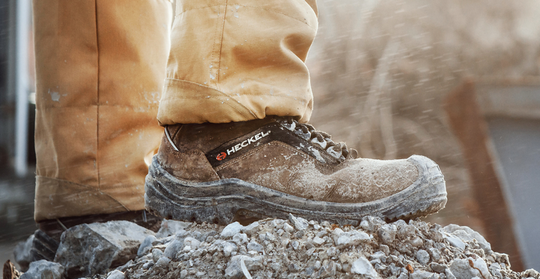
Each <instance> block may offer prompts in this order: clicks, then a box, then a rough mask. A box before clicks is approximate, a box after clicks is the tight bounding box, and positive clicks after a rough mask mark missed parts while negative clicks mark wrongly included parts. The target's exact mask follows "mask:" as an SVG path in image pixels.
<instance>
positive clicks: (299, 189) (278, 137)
mask: <svg viewBox="0 0 540 279" xmlns="http://www.w3.org/2000/svg"><path fill="white" fill-rule="evenodd" d="M355 157H356V151H354V150H350V149H348V148H347V147H346V146H345V144H343V143H335V142H333V141H332V140H331V138H330V136H329V135H328V134H326V133H324V132H320V131H316V130H315V129H314V128H313V126H311V125H308V124H300V123H299V122H297V121H296V120H294V119H292V118H280V117H269V118H266V119H263V120H253V121H246V122H235V123H228V124H187V125H172V126H167V127H166V128H165V135H164V137H163V140H162V143H161V146H160V148H159V152H158V154H157V155H156V156H155V157H154V159H153V162H152V165H151V166H150V170H149V174H148V175H147V177H146V185H145V191H146V192H145V202H146V208H147V209H148V210H149V211H150V212H153V213H154V214H157V215H160V216H162V217H164V218H172V219H177V220H187V221H196V222H214V223H219V224H227V223H230V222H232V221H234V220H240V221H242V220H246V219H250V218H265V217H276V218H286V217H287V215H288V213H292V214H294V215H297V216H302V217H304V218H308V219H313V220H319V221H321V220H328V221H331V222H338V223H340V224H352V225H357V224H358V223H359V220H360V219H361V218H362V217H363V216H366V215H372V216H379V217H381V218H385V219H387V220H394V219H398V218H411V217H417V216H425V215H428V214H431V213H435V212H437V211H439V210H440V209H442V208H443V207H444V206H445V204H446V187H445V182H444V178H443V175H442V173H441V171H440V169H439V167H438V165H437V164H435V163H434V162H433V161H431V160H430V159H428V158H426V157H423V156H418V155H414V156H411V157H409V158H408V159H403V160H386V161H383V160H373V159H363V158H360V159H356V158H355Z"/></svg>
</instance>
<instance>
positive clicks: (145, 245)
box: [137, 235, 157, 257]
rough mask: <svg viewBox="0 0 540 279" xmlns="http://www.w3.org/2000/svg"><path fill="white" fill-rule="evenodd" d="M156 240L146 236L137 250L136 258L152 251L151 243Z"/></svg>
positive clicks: (151, 236)
mask: <svg viewBox="0 0 540 279" xmlns="http://www.w3.org/2000/svg"><path fill="white" fill-rule="evenodd" d="M156 240H157V238H156V237H155V236H153V235H149V236H147V237H146V238H145V239H144V240H143V242H142V243H141V246H139V249H138V250H137V256H139V257H141V256H143V255H146V254H147V253H148V252H150V250H152V242H154V241H156Z"/></svg>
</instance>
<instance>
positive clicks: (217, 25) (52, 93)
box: [34, 0, 317, 221]
mask: <svg viewBox="0 0 540 279" xmlns="http://www.w3.org/2000/svg"><path fill="white" fill-rule="evenodd" d="M177 2H178V6H177V9H176V17H175V22H174V25H173V28H172V36H170V34H169V33H170V29H171V28H170V26H171V17H172V15H171V7H170V5H171V4H170V2H169V1H167V0H114V1H110V0H80V1H73V0H34V27H35V45H36V72H37V73H36V78H37V92H36V93H37V97H36V103H37V113H36V153H37V186H36V200H35V219H36V221H40V220H45V219H55V218H61V217H71V216H82V215H90V214H104V213H114V212H121V211H130V210H141V209H143V208H144V200H143V194H144V177H145V175H146V173H147V166H146V164H145V163H144V161H143V158H144V157H145V156H146V157H147V158H148V157H149V156H151V155H152V154H153V153H154V152H155V150H156V149H157V147H158V145H159V140H160V138H161V135H162V133H163V129H162V128H161V127H160V126H159V125H158V121H156V115H158V120H159V122H160V123H161V124H162V125H167V124H174V123H204V122H212V123H223V122H231V121H246V120H251V119H262V118H264V117H265V116H266V115H278V116H296V117H297V118H299V119H300V120H301V121H302V122H307V120H308V119H309V117H310V115H311V110H312V106H313V105H312V93H311V88H310V80H309V73H308V70H307V68H306V66H305V64H304V61H305V59H306V56H307V53H308V50H309V47H310V46H311V43H312V41H313V39H314V37H315V34H316V30H317V8H316V4H315V0H268V1H248V0H197V1H190V0H185V1H180V0H179V1H177ZM169 40H172V46H171V51H170V53H169V46H170V43H169ZM167 59H168V62H167ZM162 88H163V91H162ZM160 95H161V96H160ZM160 99H161V102H160V105H159V112H158V101H159V100H160Z"/></svg>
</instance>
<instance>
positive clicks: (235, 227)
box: [221, 222, 244, 238]
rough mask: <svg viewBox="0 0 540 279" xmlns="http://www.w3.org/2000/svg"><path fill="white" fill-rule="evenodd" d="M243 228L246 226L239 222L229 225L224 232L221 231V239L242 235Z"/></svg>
mask: <svg viewBox="0 0 540 279" xmlns="http://www.w3.org/2000/svg"><path fill="white" fill-rule="evenodd" d="M243 228H244V226H242V225H241V224H240V223H238V222H234V223H232V224H229V225H227V226H226V227H225V228H223V231H221V237H223V238H229V237H233V236H234V235H235V234H238V233H240V231H241V230H242V229H243Z"/></svg>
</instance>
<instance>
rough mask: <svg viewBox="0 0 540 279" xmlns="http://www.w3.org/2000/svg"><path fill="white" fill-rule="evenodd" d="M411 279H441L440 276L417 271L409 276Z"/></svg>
mask: <svg viewBox="0 0 540 279" xmlns="http://www.w3.org/2000/svg"><path fill="white" fill-rule="evenodd" d="M409 278H410V279H439V274H437V273H432V272H428V271H423V270H415V271H414V272H413V273H411V274H410V276H409Z"/></svg>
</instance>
